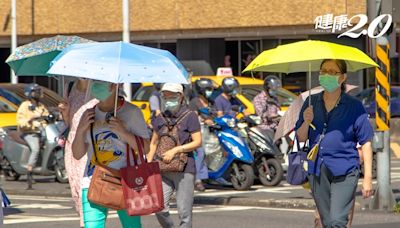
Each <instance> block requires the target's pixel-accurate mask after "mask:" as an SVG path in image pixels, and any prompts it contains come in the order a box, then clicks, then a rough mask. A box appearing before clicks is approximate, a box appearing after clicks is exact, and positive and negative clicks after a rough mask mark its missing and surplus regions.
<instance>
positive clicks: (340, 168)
mask: <svg viewBox="0 0 400 228" xmlns="http://www.w3.org/2000/svg"><path fill="white" fill-rule="evenodd" d="M308 99H309V98H307V100H306V101H305V102H304V105H303V107H302V109H301V112H300V116H299V119H298V121H297V123H296V127H295V130H297V129H299V128H300V127H301V125H302V123H303V122H304V119H303V113H304V110H305V109H306V108H307V107H308ZM311 103H312V105H313V111H314V119H313V122H312V123H313V125H314V126H315V127H316V130H314V129H312V128H311V127H310V128H309V131H308V139H309V145H310V148H312V147H313V146H314V145H315V144H317V143H318V140H319V138H320V135H321V134H322V132H323V129H324V126H325V124H327V130H326V133H325V136H324V137H323V139H322V141H321V142H320V147H319V152H318V157H317V159H316V161H315V162H312V161H308V173H309V174H316V175H317V176H319V174H320V168H321V164H322V163H324V164H325V166H326V167H327V168H328V169H329V170H330V171H331V172H332V174H333V175H334V176H341V175H346V174H348V173H349V172H351V171H353V170H354V169H356V168H359V166H360V158H359V155H358V151H357V148H356V146H357V143H359V144H360V145H364V144H365V143H366V142H368V141H371V140H372V137H373V134H374V132H373V129H372V126H371V124H370V123H369V121H368V114H367V112H366V111H365V109H364V107H363V105H362V103H361V102H360V101H358V100H357V99H355V98H354V97H351V96H350V95H348V94H346V93H342V94H341V96H340V100H339V102H338V104H337V105H336V106H335V107H334V108H333V109H332V110H331V111H330V112H329V113H328V112H327V111H326V108H325V103H324V100H323V92H321V93H319V94H315V95H312V96H311Z"/></svg>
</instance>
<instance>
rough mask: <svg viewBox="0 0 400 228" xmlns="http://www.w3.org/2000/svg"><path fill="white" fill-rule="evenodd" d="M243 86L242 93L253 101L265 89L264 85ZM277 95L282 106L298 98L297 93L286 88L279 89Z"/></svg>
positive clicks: (288, 104)
mask: <svg viewBox="0 0 400 228" xmlns="http://www.w3.org/2000/svg"><path fill="white" fill-rule="evenodd" d="M241 88H242V95H243V96H244V97H246V99H247V100H249V101H253V99H254V97H255V96H257V95H258V94H259V93H261V91H263V90H264V88H263V86H262V85H242V86H241ZM277 95H278V96H277V97H278V101H279V104H280V105H281V106H290V105H291V104H292V103H293V101H294V100H295V99H296V96H295V95H293V94H292V93H290V92H289V91H287V90H285V89H279V90H278V93H277Z"/></svg>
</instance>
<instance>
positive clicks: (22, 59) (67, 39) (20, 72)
mask: <svg viewBox="0 0 400 228" xmlns="http://www.w3.org/2000/svg"><path fill="white" fill-rule="evenodd" d="M88 42H93V41H91V40H87V39H84V38H81V37H79V36H60V35H59V36H54V37H49V38H43V39H40V40H37V41H35V42H32V43H29V44H26V45H23V46H20V47H18V48H16V49H15V52H14V53H12V54H11V55H10V56H9V57H8V58H7V60H6V63H7V64H8V65H9V66H10V67H11V69H13V70H14V72H15V74H16V75H17V76H49V75H48V74H47V73H46V72H47V71H48V70H49V68H50V63H51V61H52V60H53V59H54V58H55V57H56V56H57V55H58V54H59V53H60V52H61V51H62V50H63V49H65V48H66V47H68V46H70V45H72V44H76V43H88Z"/></svg>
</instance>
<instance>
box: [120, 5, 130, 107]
mask: <svg viewBox="0 0 400 228" xmlns="http://www.w3.org/2000/svg"><path fill="white" fill-rule="evenodd" d="M129 22H130V20H129V0H122V41H124V42H128V43H130V42H131V37H130V29H129ZM124 91H125V94H126V99H127V100H128V101H131V100H132V85H131V83H125V84H124Z"/></svg>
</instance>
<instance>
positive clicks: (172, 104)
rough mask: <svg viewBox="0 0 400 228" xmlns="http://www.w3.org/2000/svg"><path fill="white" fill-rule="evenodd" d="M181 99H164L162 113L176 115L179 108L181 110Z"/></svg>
mask: <svg viewBox="0 0 400 228" xmlns="http://www.w3.org/2000/svg"><path fill="white" fill-rule="evenodd" d="M179 100H180V98H179V97H176V98H168V99H166V98H162V99H161V102H162V111H163V112H170V113H172V114H175V113H176V112H177V111H178V110H179V108H180V105H181V104H180V102H179Z"/></svg>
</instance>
